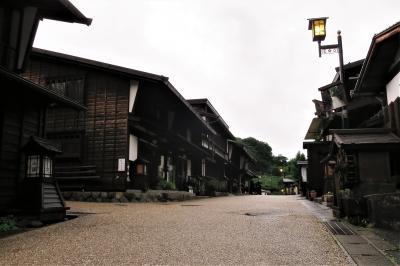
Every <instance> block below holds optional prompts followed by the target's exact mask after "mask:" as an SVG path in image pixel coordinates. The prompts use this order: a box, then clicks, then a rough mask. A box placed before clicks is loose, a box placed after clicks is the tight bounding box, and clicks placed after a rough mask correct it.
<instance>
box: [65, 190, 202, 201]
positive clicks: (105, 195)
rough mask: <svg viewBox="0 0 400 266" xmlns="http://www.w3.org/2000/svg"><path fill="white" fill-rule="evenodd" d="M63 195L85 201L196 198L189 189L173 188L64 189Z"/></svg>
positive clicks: (68, 198) (180, 199)
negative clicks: (173, 189)
mask: <svg viewBox="0 0 400 266" xmlns="http://www.w3.org/2000/svg"><path fill="white" fill-rule="evenodd" d="M62 195H63V197H64V199H65V200H68V201H84V202H122V203H126V202H167V201H185V200H192V199H195V198H196V196H195V195H194V194H193V193H191V192H187V191H172V190H148V191H146V192H142V191H141V190H127V191H125V192H114V191H112V192H99V191H64V192H62Z"/></svg>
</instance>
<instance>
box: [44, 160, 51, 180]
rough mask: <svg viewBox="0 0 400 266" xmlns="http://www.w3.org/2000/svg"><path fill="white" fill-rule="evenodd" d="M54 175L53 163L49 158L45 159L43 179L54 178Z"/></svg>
mask: <svg viewBox="0 0 400 266" xmlns="http://www.w3.org/2000/svg"><path fill="white" fill-rule="evenodd" d="M52 175H53V161H52V160H51V159H50V158H49V157H47V156H44V157H43V177H52Z"/></svg>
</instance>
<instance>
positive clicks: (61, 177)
mask: <svg viewBox="0 0 400 266" xmlns="http://www.w3.org/2000/svg"><path fill="white" fill-rule="evenodd" d="M54 176H55V178H56V179H57V180H58V183H59V184H60V189H61V190H82V189H85V186H86V185H87V184H89V183H91V182H93V181H96V180H98V179H100V176H98V175H97V173H96V166H95V165H70V166H59V167H56V168H55V171H54Z"/></svg>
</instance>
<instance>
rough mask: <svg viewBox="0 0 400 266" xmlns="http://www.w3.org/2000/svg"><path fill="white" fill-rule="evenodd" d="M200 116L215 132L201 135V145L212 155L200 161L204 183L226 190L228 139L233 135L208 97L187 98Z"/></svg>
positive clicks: (232, 137) (227, 178)
mask: <svg viewBox="0 0 400 266" xmlns="http://www.w3.org/2000/svg"><path fill="white" fill-rule="evenodd" d="M187 101H188V102H189V103H190V104H191V105H192V107H193V108H194V109H195V110H196V112H197V113H198V114H199V115H200V116H201V118H202V119H203V120H204V121H205V122H206V123H207V124H208V125H209V126H210V127H211V128H212V129H213V130H214V132H215V134H206V135H203V136H202V140H201V146H202V147H203V149H205V150H208V151H211V153H212V157H211V158H209V159H205V160H204V161H203V162H202V176H203V177H204V184H205V185H206V186H207V185H209V186H212V187H213V188H210V189H215V190H217V191H228V190H229V186H230V184H229V183H230V182H231V181H230V180H231V179H230V177H229V176H228V173H227V167H228V162H229V154H228V152H229V150H228V147H229V141H234V140H235V137H234V136H233V134H232V133H231V132H230V131H229V126H228V125H227V123H226V122H225V121H224V120H223V118H222V117H221V116H220V114H219V113H218V112H217V110H216V109H215V108H214V107H213V106H212V104H211V103H210V101H208V99H190V100H187Z"/></svg>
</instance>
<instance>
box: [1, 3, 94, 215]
mask: <svg viewBox="0 0 400 266" xmlns="http://www.w3.org/2000/svg"><path fill="white" fill-rule="evenodd" d="M43 18H47V19H54V20H60V21H66V22H77V23H84V24H87V25H89V24H90V22H91V20H90V19H88V18H86V17H85V16H83V15H82V14H81V13H80V12H79V11H78V10H77V9H76V8H75V7H74V6H73V5H72V4H71V3H70V2H69V1H51V2H49V1H44V0H37V1H22V0H13V1H7V0H6V1H2V2H1V3H0V65H1V66H0V86H1V90H0V213H3V212H5V213H8V212H12V213H15V212H17V211H22V213H23V214H30V215H35V216H39V218H40V219H42V220H53V219H62V218H64V216H65V205H64V202H63V199H62V197H61V195H60V193H59V190H58V186H57V183H56V181H55V180H54V178H53V163H54V160H53V159H54V156H55V155H56V154H57V153H59V152H60V150H59V148H58V147H56V146H55V145H53V144H52V143H50V142H49V140H48V139H46V137H47V130H46V112H47V108H48V107H49V106H51V105H59V106H66V107H68V108H71V109H74V110H80V109H83V108H84V107H83V106H81V105H80V104H79V103H77V102H75V101H72V100H70V99H67V98H65V97H62V96H60V95H58V94H56V93H54V92H51V91H48V90H47V89H45V88H44V87H42V86H40V85H38V84H35V83H33V82H31V81H29V80H27V79H24V78H22V77H20V76H19V75H17V73H20V72H21V71H23V70H24V67H25V64H26V58H27V57H28V55H29V54H30V51H31V48H32V43H33V40H34V37H35V33H36V30H37V27H38V24H39V20H41V19H43Z"/></svg>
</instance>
